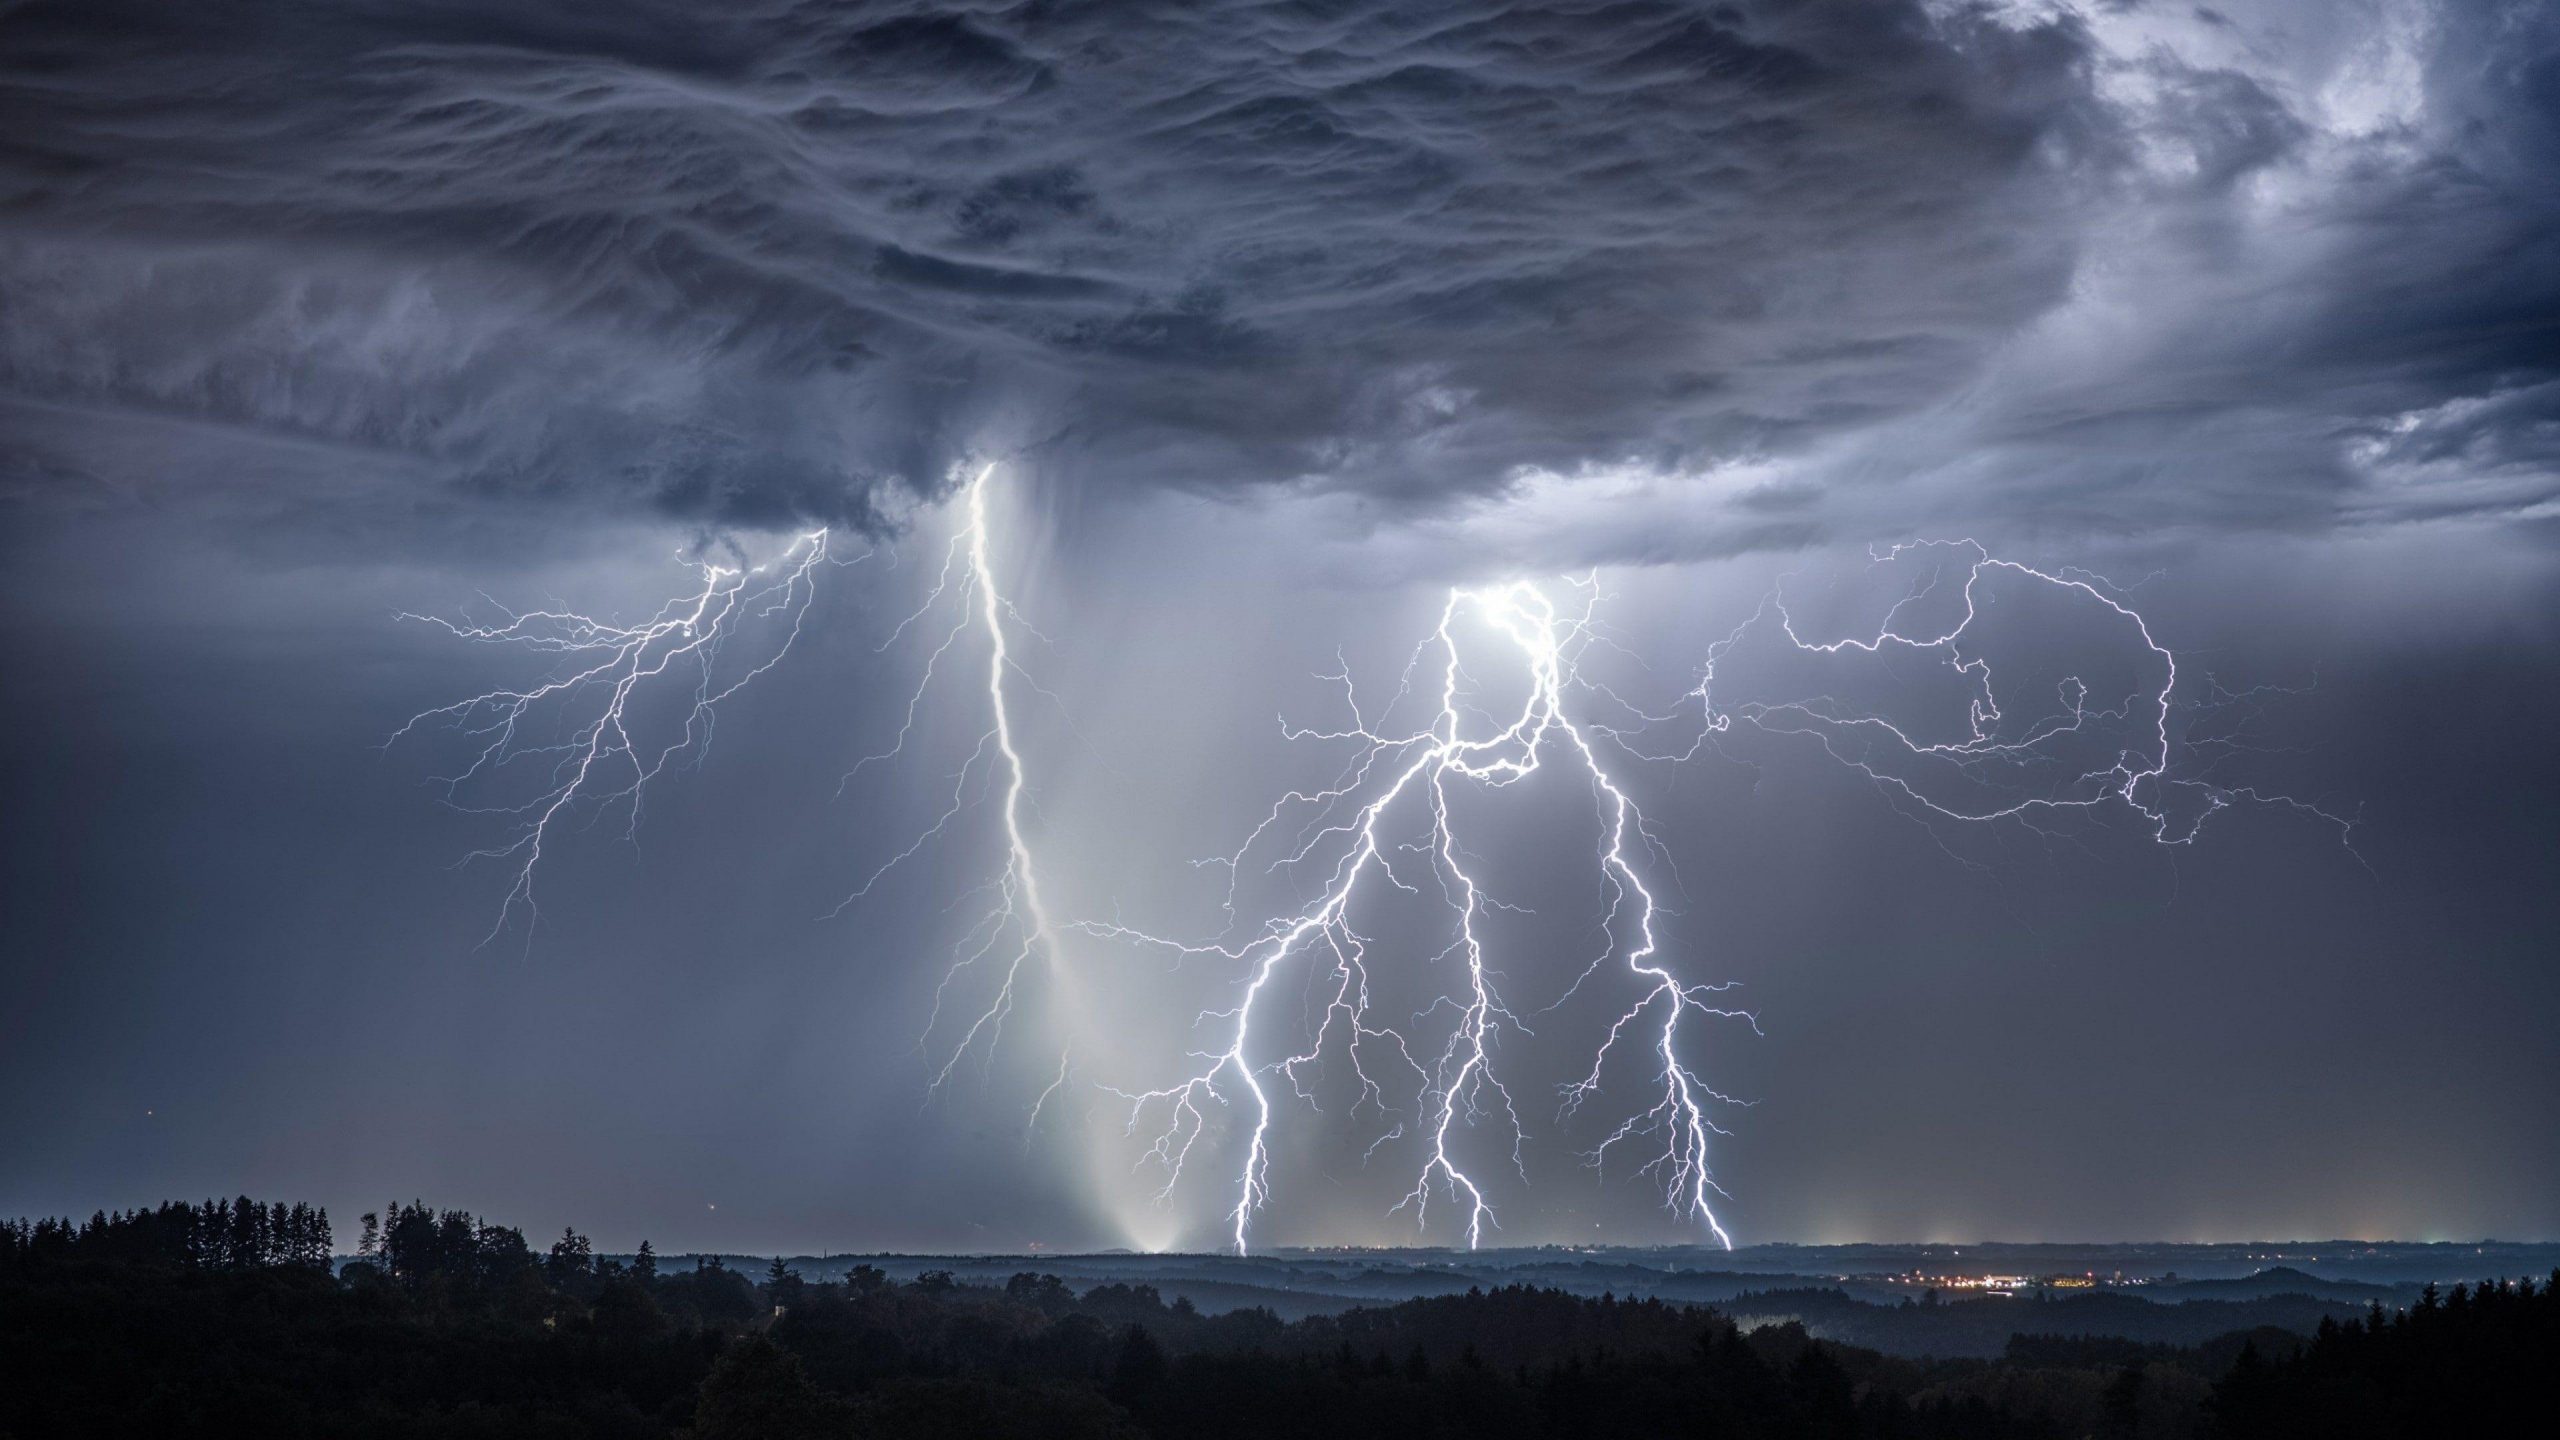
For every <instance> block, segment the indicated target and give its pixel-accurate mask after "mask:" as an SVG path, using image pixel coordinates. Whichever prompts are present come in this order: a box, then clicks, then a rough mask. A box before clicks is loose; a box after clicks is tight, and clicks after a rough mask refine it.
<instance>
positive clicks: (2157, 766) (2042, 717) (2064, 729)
mask: <svg viewBox="0 0 2560 1440" xmlns="http://www.w3.org/2000/svg"><path fill="white" fill-rule="evenodd" d="M1933 552H1946V554H1947V555H1948V556H1949V557H1951V558H1952V560H1953V562H1954V564H1955V565H1956V566H1957V567H1958V568H1959V569H1960V570H1961V573H1962V578H1961V581H1960V582H1959V586H1958V590H1957V596H1956V598H1957V600H1958V601H1959V602H1960V611H1961V613H1959V614H1957V615H1956V616H1955V618H1954V619H1953V620H1952V621H1951V622H1949V623H1946V624H1943V625H1938V626H1923V627H1918V628H1917V629H1914V630H1906V629H1904V628H1902V626H1901V623H1900V617H1901V616H1902V614H1903V612H1904V611H1905V609H1906V608H1908V607H1909V606H1911V605H1913V604H1914V603H1916V602H1918V601H1920V600H1922V599H1924V598H1926V597H1927V596H1928V595H1930V594H1932V593H1934V592H1935V591H1936V590H1937V589H1938V587H1939V586H1940V585H1942V584H1944V583H1945V581H1946V567H1945V566H1944V565H1940V566H1938V567H1936V568H1935V569H1934V570H1933V573H1932V574H1931V575H1930V577H1929V579H1928V580H1927V581H1926V582H1924V583H1922V584H1919V585H1917V586H1915V587H1914V588H1913V589H1912V590H1911V591H1910V592H1909V593H1907V594H1906V595H1905V596H1904V597H1903V599H1902V600H1900V601H1897V602H1896V603H1895V604H1894V605H1893V606H1892V607H1891V608H1889V609H1888V610H1887V611H1886V612H1885V614H1884V616H1883V618H1882V620H1881V621H1880V622H1879V623H1878V624H1877V625H1876V627H1875V629H1874V630H1873V631H1872V632H1871V633H1868V634H1863V635H1857V634H1853V635H1845V636H1841V637H1839V638H1836V639H1827V640H1825V639H1807V638H1806V637H1805V636H1804V635H1803V634H1802V633H1801V632H1800V631H1799V630H1798V628H1797V624H1796V618H1795V615H1794V614H1793V612H1792V611H1790V610H1789V608H1788V606H1787V601H1786V594H1785V586H1784V583H1783V582H1781V583H1780V584H1779V585H1778V586H1777V587H1776V588H1773V589H1772V590H1771V591H1770V592H1769V594H1768V595H1767V596H1766V597H1765V598H1764V599H1763V600H1762V602H1761V604H1760V606H1759V608H1758V609H1756V610H1755V611H1754V612H1753V613H1752V614H1751V615H1750V616H1749V617H1748V618H1746V619H1745V620H1744V621H1743V623H1742V624H1741V625H1740V626H1738V627H1736V628H1735V630H1734V631H1733V632H1732V633H1731V634H1729V635H1727V636H1726V637H1725V638H1723V639H1722V640H1719V641H1718V642H1716V643H1715V644H1714V645H1711V646H1709V647H1708V652H1707V659H1706V664H1705V667H1704V669H1703V671H1702V673H1701V675H1700V678H1699V681H1698V684H1697V686H1696V688H1694V689H1693V690H1691V691H1690V692H1689V695H1688V697H1687V698H1690V699H1694V700H1696V701H1697V702H1698V703H1699V707H1700V713H1701V715H1702V717H1703V719H1704V726H1703V728H1702V730H1701V731H1700V736H1701V738H1702V739H1703V738H1705V737H1710V736H1714V735H1719V734H1724V733H1727V732H1729V731H1730V730H1731V728H1732V727H1733V725H1734V724H1735V723H1736V722H1737V721H1740V722H1742V723H1746V724H1749V725H1753V726H1756V727H1758V728H1760V729H1763V730H1767V731H1771V732H1775V733H1783V734H1801V735H1809V736H1812V737H1815V738H1816V739H1817V740H1818V741H1819V742H1820V744H1821V745H1822V747H1823V749H1824V750H1825V751H1826V752H1827V753H1828V754H1829V755H1830V756H1831V757H1832V758H1833V759H1836V760H1838V761H1840V762H1842V763H1843V764H1845V765H1847V766H1849V767H1850V768H1852V769H1854V770H1856V771H1858V772H1859V773H1860V774H1862V775H1864V776H1866V777H1867V778H1868V779H1869V780H1871V781H1873V782H1875V784H1876V785H1877V786H1878V787H1879V788H1880V789H1882V790H1884V791H1885V792H1886V793H1887V794H1888V795H1889V796H1891V797H1893V798H1895V799H1897V800H1899V801H1903V802H1907V803H1909V804H1911V805H1913V806H1915V807H1917V809H1918V810H1919V811H1920V812H1921V813H1922V815H1923V816H1924V817H1928V818H1932V819H1935V820H1943V821H1955V822H1961V823H1966V824H1977V825H1978V824H1990V823H1995V822H2000V821H2017V822H2020V823H2023V824H2027V825H2029V826H2033V825H2034V824H2035V823H2036V822H2037V821H2038V819H2039V818H2040V817H2045V816H2052V815H2062V814H2068V813H2071V812H2091V811H2098V810H2102V809H2106V808H2110V807H2115V806H2121V807H2123V809H2124V810H2125V811H2126V812H2127V813H2129V814H2131V815H2132V816H2133V817H2135V819H2136V821H2137V823H2138V824H2139V825H2140V826H2141V827H2142V828H2144V829H2146V830H2147V831H2148V832H2149V834H2150V838H2151V839H2152V840H2153V841H2155V842H2156V843H2159V844H2162V845H2169V846H2188V845H2193V844H2194V843H2195V841H2196V837H2197V836H2198V835H2199V834H2201V833H2202V832H2203V830H2204V827H2205V825H2206V824H2207V822H2209V821H2210V820H2211V819H2212V818H2213V817H2214V816H2215V815H2216V814H2218V813H2220V812H2221V811H2224V810H2228V809H2232V808H2235V807H2237V806H2241V805H2254V806H2259V807H2265V808H2273V809H2283V810H2288V811H2291V812H2293V813H2295V814H2298V815H2301V816H2304V817H2307V818H2309V819H2312V820H2315V821H2317V822H2319V823H2321V824H2323V825H2325V826H2327V827H2329V828H2331V829H2334V830H2335V831H2336V832H2337V835H2338V839H2339V843H2340V844H2341V845H2344V846H2345V847H2346V848H2347V849H2348V851H2349V853H2350V854H2353V853H2354V843H2353V842H2354V831H2355V820H2354V818H2353V817H2352V816H2344V815H2340V814H2337V813H2335V812H2333V811H2331V810H2329V809H2327V808H2325V807H2323V806H2321V805H2318V804H2315V803H2313V802H2310V801H2306V800H2301V799H2297V798H2294V797H2292V796H2289V795H2283V794H2277V793H2273V792H2269V791H2266V790H2263V789H2260V788H2258V787H2255V786H2248V785H2229V784H2224V783H2221V782H2219V781H2217V780H2215V779H2213V778H2212V777H2211V775H2210V774H2209V773H2199V774H2181V773H2178V772H2177V765H2178V757H2179V754H2180V751H2181V749H2182V748H2183V749H2186V750H2189V751H2196V750H2226V751H2227V750H2230V749H2234V748H2240V747H2239V745H2238V742H2237V741H2236V739H2235V738H2234V737H2231V736H2203V737H2197V736H2193V735H2188V736H2184V737H2182V736H2180V735H2179V734H2178V733H2177V729H2176V717H2177V716H2178V715H2179V714H2180V713H2181V703H2182V702H2181V700H2180V697H2179V687H2180V678H2181V677H2180V672H2179V665H2178V657H2177V655H2176V653H2175V652H2173V651H2171V650H2170V649H2169V648H2168V647H2167V646H2165V645H2163V644H2161V643H2160V641H2159V640H2158V638H2156V637H2155V635H2154V634H2153V632H2152V627H2151V622H2150V621H2149V620H2147V619H2145V618H2144V617H2143V615H2142V614H2141V613H2140V612H2139V611H2137V610H2135V609H2134V608H2133V607H2132V606H2130V605H2128V604H2126V603H2125V602H2124V601H2123V600H2121V599H2119V598H2118V595H2120V594H2121V593H2123V592H2122V591H2121V589H2120V588H2119V587H2116V586H2113V585H2109V584H2108V583H2107V582H2105V581H2104V580H2102V579H2100V578H2099V577H2096V576H2094V575H2090V574H2088V573H2087V572H2085V571H2080V570H2077V569H2075V568H2070V567H2065V568H2063V569H2060V570H2056V571H2047V570H2040V569H2037V568H2036V567H2034V566H2031V565H2027V564H2023V563H2021V562H2018V561H2015V560H2008V559H2003V558H2001V557H1999V556H1995V555H1993V554H1991V553H1990V552H1989V551H1988V550H1987V549H1985V548H1984V547H1983V546H1982V545H1981V543H1980V542H1978V541H1974V540H1970V539H1966V540H1940V541H1907V542H1904V543H1902V544H1898V545H1894V546H1891V547H1889V548H1886V549H1882V550H1879V551H1876V552H1873V554H1872V557H1871V558H1872V559H1873V560H1874V561H1875V562H1876V563H1877V564H1879V565H1885V564H1891V563H1894V562H1897V561H1901V560H1904V559H1906V558H1911V557H1922V556H1927V555H1931V554H1932V553H1933ZM2003 578H2005V579H2009V580H2013V581H2015V582H2019V583H2022V584H2023V585H2025V586H2028V587H2031V588H2041V589H2043V590H2046V591H2049V592H2052V593H2054V594H2056V595H2058V596H2059V597H2060V598H2062V599H2064V600H2066V601H2070V602H2072V603H2076V604H2079V605H2082V606H2094V607H2096V608H2097V609H2098V610H2099V611H2100V612H2102V613H2103V614H2105V615H2108V616H2111V617H2113V620H2114V621H2115V622H2117V623H2119V624H2120V625H2121V626H2122V627H2123V628H2125V629H2126V630H2127V631H2128V632H2129V633H2130V635H2131V637H2132V638H2133V639H2134V640H2135V641H2137V642H2138V643H2139V645H2140V647H2141V650H2142V652H2143V654H2144V656H2145V657H2146V665H2147V666H2148V667H2151V668H2155V669H2156V672H2157V676H2158V680H2157V684H2156V687H2153V688H2148V689H2144V688H2137V689H2135V690H2132V691H2130V692H2128V693H2126V694H2125V695H2124V696H2123V698H2122V699H2121V701H2119V702H2117V703H2114V704H2111V705H2110V704H2099V703H2093V694H2094V691H2093V688H2092V686H2091V685H2090V684H2089V682H2087V681H2085V680H2083V679H2082V678H2081V677H2080V676H2078V675H2076V674H2075V675H2070V676H2067V677H2065V678H2064V679H2063V680H2061V681H2060V682H2059V684H2058V686H2057V687H2056V703H2055V704H2054V705H2053V706H2052V707H2051V708H2050V709H2048V710H2046V711H2045V712H2043V713H2040V714H2037V715H2036V716H2034V717H2033V718H2032V719H2028V720H2025V721H2023V722H2019V721H2013V720H2012V719H2011V717H2010V715H2009V713H2008V710H2007V709H2006V708H2004V702H2003V699H2002V694H2003V691H2004V689H2005V688H2007V687H2005V686H2004V685H2003V683H2002V681H2001V680H2000V677H1999V675H1998V674H1997V673H1996V672H1995V671H1994V668H1993V666H1992V663H1991V661H1990V659H1989V657H1988V653H1987V647H1981V646H1977V645H1976V644H1975V637H1974V630H1975V626H1976V624H1977V622H1978V621H1979V620H1980V619H1981V616H1982V614H1983V611H1984V607H1985V605H1986V603H1987V601H1986V595H1987V591H1986V586H1988V585H1990V584H1991V583H1992V582H1993V581H1994V580H1995V579H2003ZM1755 632H1765V633H1769V634H1772V635H1774V636H1775V637H1777V638H1778V639H1780V640H1782V641H1783V642H1784V643H1785V644H1786V645H1787V646H1789V647H1791V648H1792V649H1793V650H1794V651H1796V652H1797V653H1798V654H1801V655H1808V656H1842V655H1848V654H1859V655H1867V656H1883V655H1887V654H1904V655H1911V656H1917V657H1920V658H1923V659H1926V660H1930V661H1932V662H1934V663H1936V664H1938V665H1942V666H1944V667H1946V668H1947V669H1948V670H1950V671H1951V672H1952V673H1954V674H1956V675H1958V676H1961V677H1963V678H1964V681H1965V689H1966V692H1967V694H1966V706H1965V709H1966V714H1965V723H1964V727H1963V732H1962V733H1961V735H1959V736H1958V737H1957V738H1954V739H1947V740H1926V739H1922V738H1920V737H1919V736H1917V735H1915V734H1914V733H1913V731H1912V730H1911V729H1910V728H1907V727H1906V726H1905V725H1903V724H1899V723H1896V722H1895V721H1893V720H1891V719H1889V718H1887V717H1885V716H1882V715H1878V714H1873V713H1867V712H1862V711H1857V710H1853V709H1851V708H1849V707H1846V706H1843V705H1841V704H1840V703H1838V702H1836V701H1834V700H1831V699H1829V698H1828V697H1822V698H1816V699H1810V700H1806V699H1795V700H1786V701H1779V702H1745V703H1741V704H1736V705H1731V706H1725V707H1719V706H1718V704H1717V701H1716V695H1715V687H1716V682H1717V674H1716V671H1717V666H1718V664H1719V663H1720V662H1721V661H1722V660H1723V659H1724V658H1725V657H1726V656H1727V655H1728V654H1730V653H1731V652H1732V651H1733V650H1734V648H1735V647H1736V646H1738V645H1740V644H1741V643H1743V641H1744V640H1745V638H1746V637H1748V636H1750V635H1752V634H1754V633H1755ZM2270 688H2272V687H2259V688H2257V689H2253V690H2249V691H2231V690H2227V689H2224V688H2223V687H2222V686H2220V685H2219V684H2209V689H2208V692H2207V694H2206V695H2205V697H2204V698H2203V699H2201V700H2198V701H2192V702H2186V709H2187V710H2188V711H2189V712H2191V713H2204V712H2207V711H2215V710H2222V709H2230V708H2234V707H2245V706H2246V705H2247V704H2248V703H2249V702H2251V701H2252V700H2253V699H2254V698H2255V697H2256V696H2258V695H2261V694H2264V693H2267V691H2268V690H2269V689H2270ZM1649 718H1658V717H1649ZM2109 723H2120V724H2124V725H2129V726H2131V727H2132V729H2131V733H2130V734H2129V735H2127V736H2126V737H2125V738H2124V739H2122V740H2120V741H2117V742H2113V743H2115V744H2116V745H2117V747H2118V748H2117V749H2116V751H2115V753H2114V754H2113V755H2112V756H2111V757H2109V758H2107V759H2106V760H2105V761H2104V763H2101V764H2098V765H2095V766H2093V767H2091V768H2086V769H2080V770H2076V771H2075V770H2071V769H2069V768H2068V767H2067V766H2066V767H2063V768H2062V769H2061V770H2060V771H2059V772H2058V773H2055V772H2054V771H2053V770H2052V768H2051V767H2049V766H2047V765H2046V764H2045V762H2048V761H2052V760H2056V759H2058V758H2059V753H2058V752H2059V751H2060V750H2061V749H2062V747H2064V746H2065V745H2066V744H2068V743H2071V742H2074V741H2077V740H2080V739H2082V738H2084V737H2088V736H2090V735H2091V734H2092V729H2091V727H2093V726H2103V725H2106V724H2109ZM1694 748H1695V747H1694V746H1693V747H1692V749H1693V750H1694ZM1904 764H1910V765H1912V766H1914V767H1915V768H1912V769H1907V770H1906V769H1903V768H1900V767H1901V766H1902V765H1904ZM1996 774H2006V775H2008V776H2011V777H2014V785H2013V788H2012V789H2011V790H2010V791H2009V793H2008V794H2006V795H1995V796H1993V797H1990V798H1987V799H1980V800H1976V801H1973V802H1970V803H1968V802H1966V801H1964V800H1960V799H1957V798H1954V797H1953V796H1951V795H1949V794H1947V793H1945V790H1943V789H1942V788H1941V787H1942V786H1943V787H1945V789H1959V788H1969V789H1973V790H1979V789H1981V788H1982V787H1983V785H1984V783H1985V782H1986V781H1987V779H1988V778H1989V777H1992V776H1994V775H1996ZM2040 777H2041V778H2040ZM2037 784H2041V785H2043V787H2044V788H2043V789H2042V790H2040V791H2039V790H2032V789H2026V788H2025V787H2028V786H2033V785H2037ZM2180 801H2183V802H2185V803H2184V804H2183V805H2181V804H2179V803H2177V802H2180ZM2182 811H2183V812H2184V818H2181V812H2182ZM2357 859H2358V861H2359V863H2361V861H2362V857H2361V856H2358V857H2357Z"/></svg>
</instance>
